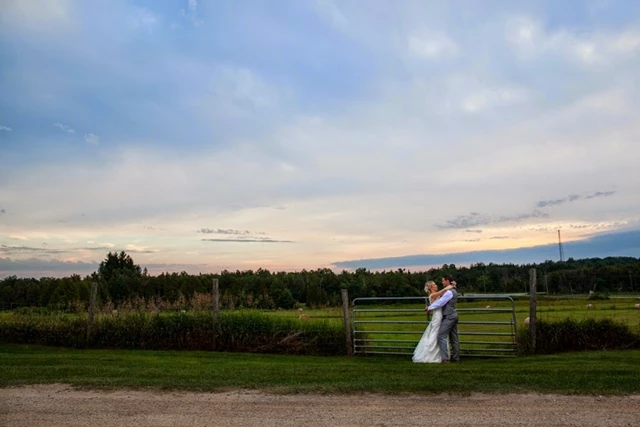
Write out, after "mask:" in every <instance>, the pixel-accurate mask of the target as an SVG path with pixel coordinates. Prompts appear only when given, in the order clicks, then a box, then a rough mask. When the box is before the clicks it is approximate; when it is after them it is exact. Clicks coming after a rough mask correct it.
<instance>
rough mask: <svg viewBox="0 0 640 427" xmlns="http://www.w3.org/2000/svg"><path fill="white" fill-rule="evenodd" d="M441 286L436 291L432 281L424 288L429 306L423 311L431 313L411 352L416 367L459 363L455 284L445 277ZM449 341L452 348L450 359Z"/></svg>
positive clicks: (436, 286) (448, 277)
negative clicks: (422, 364)
mask: <svg viewBox="0 0 640 427" xmlns="http://www.w3.org/2000/svg"><path fill="white" fill-rule="evenodd" d="M442 286H443V288H442V289H441V290H440V291H438V285H437V284H436V282H433V281H431V280H430V281H428V282H427V283H426V284H425V285H424V291H425V292H426V293H427V294H429V306H428V307H427V308H425V310H426V311H430V312H432V313H433V317H432V318H431V322H429V326H427V329H426V330H425V331H424V334H423V335H422V338H421V339H420V342H419V343H418V346H417V347H416V349H415V350H414V352H413V361H414V362H415V363H449V362H450V361H453V362H458V361H460V343H459V341H458V313H457V312H456V300H457V297H458V293H457V292H456V282H455V281H454V280H453V277H451V276H445V277H443V278H442ZM449 341H450V342H451V347H452V354H451V357H449Z"/></svg>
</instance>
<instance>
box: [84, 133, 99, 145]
mask: <svg viewBox="0 0 640 427" xmlns="http://www.w3.org/2000/svg"><path fill="white" fill-rule="evenodd" d="M84 141H85V142H86V143H87V144H91V145H99V144H100V137H99V136H98V135H96V134H95V133H87V134H85V135H84Z"/></svg>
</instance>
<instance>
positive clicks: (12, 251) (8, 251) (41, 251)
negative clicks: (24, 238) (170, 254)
mask: <svg viewBox="0 0 640 427" xmlns="http://www.w3.org/2000/svg"><path fill="white" fill-rule="evenodd" d="M43 246H44V247H41V248H38V247H32V246H9V245H0V254H3V255H23V254H35V255H60V254H71V253H77V252H79V251H80V252H84V251H90V252H111V251H114V250H115V251H116V252H118V251H120V250H124V251H126V252H131V253H144V254H150V253H154V252H155V251H153V250H149V249H147V248H146V247H138V246H136V245H131V244H130V245H126V246H125V247H124V248H122V249H117V248H114V247H112V246H92V247H69V248H64V249H63V248H49V247H46V246H48V245H46V244H43Z"/></svg>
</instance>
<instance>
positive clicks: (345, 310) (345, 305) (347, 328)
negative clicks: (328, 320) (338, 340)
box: [341, 289, 353, 356]
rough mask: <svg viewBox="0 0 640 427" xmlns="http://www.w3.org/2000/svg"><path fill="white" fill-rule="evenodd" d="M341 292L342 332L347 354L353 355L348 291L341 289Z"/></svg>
mask: <svg viewBox="0 0 640 427" xmlns="http://www.w3.org/2000/svg"><path fill="white" fill-rule="evenodd" d="M341 294H342V317H343V320H344V332H345V335H346V337H347V338H346V346H347V355H349V356H351V355H353V343H352V341H351V321H350V319H349V292H348V291H347V290H346V289H342V290H341Z"/></svg>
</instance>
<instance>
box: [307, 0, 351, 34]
mask: <svg viewBox="0 0 640 427" xmlns="http://www.w3.org/2000/svg"><path fill="white" fill-rule="evenodd" d="M315 6H316V10H317V11H318V13H320V14H321V15H324V16H326V17H327V18H328V19H329V22H331V24H332V25H334V26H335V27H336V28H338V29H340V30H343V31H344V30H347V29H348V28H349V20H348V19H347V17H346V16H345V15H344V13H343V12H342V10H340V8H339V7H338V5H337V4H336V2H335V1H334V0H315Z"/></svg>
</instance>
